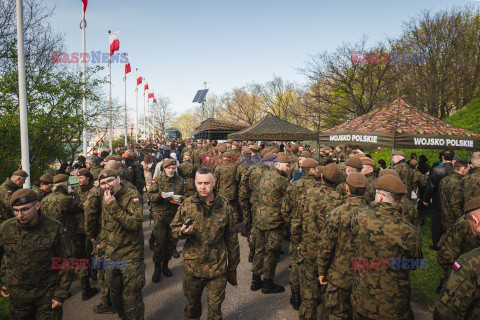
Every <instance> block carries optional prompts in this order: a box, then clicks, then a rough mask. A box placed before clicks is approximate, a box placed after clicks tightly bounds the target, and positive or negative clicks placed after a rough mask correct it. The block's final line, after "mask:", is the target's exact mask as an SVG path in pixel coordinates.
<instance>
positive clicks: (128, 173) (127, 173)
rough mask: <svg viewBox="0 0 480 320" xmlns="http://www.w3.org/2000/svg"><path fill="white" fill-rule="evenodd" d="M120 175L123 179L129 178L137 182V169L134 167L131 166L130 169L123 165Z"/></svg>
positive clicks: (130, 180) (131, 181) (132, 181)
mask: <svg viewBox="0 0 480 320" xmlns="http://www.w3.org/2000/svg"><path fill="white" fill-rule="evenodd" d="M120 176H121V177H122V179H124V180H127V181H128V182H130V183H132V184H134V183H135V179H134V176H135V171H134V169H133V167H129V168H128V169H127V168H125V167H123V166H122V170H121V171H120Z"/></svg>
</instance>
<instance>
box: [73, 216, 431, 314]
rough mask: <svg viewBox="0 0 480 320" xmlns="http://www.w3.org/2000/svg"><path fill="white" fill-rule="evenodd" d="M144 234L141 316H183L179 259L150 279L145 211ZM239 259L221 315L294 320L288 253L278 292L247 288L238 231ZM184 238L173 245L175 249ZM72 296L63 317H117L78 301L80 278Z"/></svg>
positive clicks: (281, 265) (279, 269)
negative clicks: (167, 270) (166, 272)
mask: <svg viewBox="0 0 480 320" xmlns="http://www.w3.org/2000/svg"><path fill="white" fill-rule="evenodd" d="M143 226H144V235H145V264H146V273H145V279H146V284H145V287H144V288H143V290H142V294H143V300H144V303H145V319H151V320H153V319H156V320H157V319H162V320H180V319H183V308H184V306H185V297H184V295H183V290H182V258H181V257H180V258H179V259H173V260H172V261H171V262H170V269H171V270H172V272H173V277H171V278H165V277H162V279H161V280H160V282H158V283H153V282H152V274H153V268H154V267H153V261H152V254H153V252H152V251H151V250H150V249H149V246H148V239H149V237H150V234H151V232H152V229H153V224H152V225H150V224H149V220H148V211H147V210H145V211H144V222H143ZM239 240H240V251H241V262H240V266H239V268H238V286H237V287H233V286H231V285H230V284H228V285H227V292H226V298H225V301H224V303H223V307H222V310H223V317H224V319H226V320H245V319H252V320H253V319H254V320H294V319H298V312H297V311H295V310H293V308H292V307H291V306H290V302H289V300H290V287H289V285H288V273H289V271H288V265H289V264H290V262H289V260H290V259H289V256H288V254H283V255H281V256H280V261H279V264H278V266H277V274H276V276H275V281H276V282H277V283H278V284H281V285H284V286H285V289H286V290H285V292H283V293H280V294H270V295H265V294H262V293H261V291H257V292H252V291H250V283H251V278H252V273H251V271H250V263H248V244H247V241H246V239H245V238H244V237H242V236H241V235H240V234H239ZM183 243H184V241H180V242H179V243H178V245H177V248H178V250H179V252H181V248H182V247H183ZM283 251H284V252H288V243H287V242H284V244H283ZM70 292H71V293H72V295H73V296H72V297H71V298H70V299H68V300H67V301H66V302H65V304H64V319H74V320H76V319H79V320H80V319H105V320H110V319H119V318H118V317H117V316H116V315H111V314H108V315H107V314H105V315H97V314H95V313H94V312H93V311H92V308H93V307H94V306H95V305H97V304H99V303H100V297H99V295H100V294H98V295H96V296H95V297H93V298H92V299H90V300H88V301H82V294H81V287H80V281H78V280H76V281H75V282H74V283H73V284H72V287H71V290H70ZM202 304H203V315H202V318H201V319H206V310H207V305H206V299H205V294H204V295H203V303H202ZM412 307H413V310H414V313H415V319H417V320H430V319H432V318H433V317H432V315H431V314H430V313H428V312H426V311H424V309H423V308H422V307H421V306H420V305H418V304H416V303H414V302H412Z"/></svg>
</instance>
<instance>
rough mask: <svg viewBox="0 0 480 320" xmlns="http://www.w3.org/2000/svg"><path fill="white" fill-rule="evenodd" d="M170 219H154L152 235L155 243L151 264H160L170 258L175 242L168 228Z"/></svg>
mask: <svg viewBox="0 0 480 320" xmlns="http://www.w3.org/2000/svg"><path fill="white" fill-rule="evenodd" d="M170 222H171V220H170V219H155V226H154V227H153V234H154V238H155V242H154V244H153V262H154V263H161V262H162V261H165V260H170V259H171V258H172V254H173V249H174V248H175V246H176V244H177V242H176V241H175V239H174V238H173V236H172V229H171V228H170Z"/></svg>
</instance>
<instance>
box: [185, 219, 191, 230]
mask: <svg viewBox="0 0 480 320" xmlns="http://www.w3.org/2000/svg"><path fill="white" fill-rule="evenodd" d="M192 224H193V220H192V219H187V221H185V223H184V225H185V226H186V227H187V228H188V227H190V226H191V225H192Z"/></svg>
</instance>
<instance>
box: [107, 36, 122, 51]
mask: <svg viewBox="0 0 480 320" xmlns="http://www.w3.org/2000/svg"><path fill="white" fill-rule="evenodd" d="M119 34H120V31H117V32H112V33H111V34H110V36H109V40H110V55H113V53H114V52H115V51H118V50H119V49H120V41H118V35H119Z"/></svg>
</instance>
